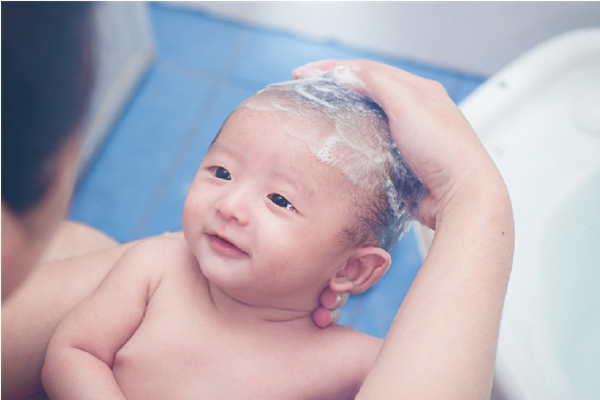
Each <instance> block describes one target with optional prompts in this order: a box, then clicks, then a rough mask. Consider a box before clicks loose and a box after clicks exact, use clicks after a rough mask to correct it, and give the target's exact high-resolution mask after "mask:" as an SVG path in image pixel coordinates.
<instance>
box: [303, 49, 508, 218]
mask: <svg viewBox="0 0 600 400" xmlns="http://www.w3.org/2000/svg"><path fill="white" fill-rule="evenodd" d="M330 70H333V75H334V79H335V80H336V81H337V82H338V83H339V84H343V85H345V86H347V87H349V88H351V89H353V90H355V91H357V92H359V93H361V94H365V95H367V96H369V97H371V98H372V99H373V100H375V101H376V102H377V103H378V104H379V105H380V106H381V107H382V108H383V109H384V110H385V112H386V114H387V116H388V119H389V123H390V130H391V133H392V136H393V137H394V140H395V141H396V144H397V146H398V148H399V149H400V152H401V153H402V156H403V157H404V159H405V160H406V162H407V163H408V165H409V166H410V168H411V169H412V170H413V171H414V173H415V174H416V175H417V177H418V178H419V179H420V180H421V182H423V184H424V185H425V188H426V189H427V192H426V194H425V197H424V198H423V200H422V201H421V203H420V205H419V209H418V210H417V214H418V218H419V220H420V221H421V222H422V223H424V224H425V225H427V226H429V227H430V228H432V229H435V227H436V221H437V222H439V220H438V219H439V217H440V215H443V214H444V212H445V211H446V210H450V209H452V205H451V204H449V203H451V202H452V199H453V198H454V197H455V195H456V194H457V193H458V192H460V191H462V189H465V188H478V187H482V188H485V189H486V190H487V189H490V188H492V189H495V188H496V187H501V188H502V187H503V185H504V184H503V182H502V178H501V177H500V175H499V173H498V171H497V169H496V167H495V165H494V163H493V161H492V160H491V158H490V157H489V156H488V154H487V152H486V151H485V149H484V148H483V146H482V144H481V142H480V141H479V139H478V138H477V135H476V134H475V132H474V130H473V128H471V126H470V125H469V123H468V121H467V120H466V118H465V117H464V115H463V114H462V112H461V111H460V110H459V109H458V107H457V106H456V105H455V104H454V102H453V101H452V100H451V99H450V97H449V96H448V94H447V93H446V90H445V89H444V88H443V86H442V85H441V84H440V83H438V82H435V81H431V80H428V79H425V78H421V77H418V76H416V75H413V74H411V73H408V72H406V71H403V70H400V69H398V68H395V67H391V66H389V65H385V64H381V63H377V62H373V61H368V60H360V61H342V60H338V61H321V62H317V63H311V64H308V65H305V66H304V67H300V68H298V69H296V70H295V71H294V72H293V76H294V78H302V77H306V76H310V75H313V74H317V73H323V72H324V71H330ZM498 185H500V186H498ZM501 190H502V189H501Z"/></svg>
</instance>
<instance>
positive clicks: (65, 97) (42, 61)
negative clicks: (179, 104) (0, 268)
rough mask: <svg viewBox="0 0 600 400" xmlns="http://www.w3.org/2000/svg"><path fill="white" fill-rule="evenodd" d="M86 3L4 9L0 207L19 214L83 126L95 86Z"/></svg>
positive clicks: (41, 191) (41, 190) (38, 194)
mask: <svg viewBox="0 0 600 400" xmlns="http://www.w3.org/2000/svg"><path fill="white" fill-rule="evenodd" d="M91 11H92V7H91V5H90V3H86V2H2V201H3V202H4V203H6V205H8V206H9V207H10V208H11V209H12V210H13V211H14V212H15V213H17V214H24V213H26V212H27V211H29V210H31V209H32V208H34V207H35V205H36V204H38V202H39V201H40V200H41V199H42V198H43V197H44V196H45V194H46V191H47V189H48V187H49V185H50V182H51V181H52V176H51V172H52V171H49V170H48V169H49V164H50V162H51V161H52V160H53V158H54V156H55V155H56V153H57V152H58V151H59V149H60V148H61V147H62V145H63V144H64V142H65V141H66V139H68V138H69V137H71V136H72V134H73V133H74V132H75V130H76V128H77V126H78V125H79V124H80V123H81V122H82V121H83V120H84V116H85V114H86V112H87V109H88V103H89V98H90V94H91V90H92V83H93V67H92V64H93V59H92V46H91V44H92V28H91Z"/></svg>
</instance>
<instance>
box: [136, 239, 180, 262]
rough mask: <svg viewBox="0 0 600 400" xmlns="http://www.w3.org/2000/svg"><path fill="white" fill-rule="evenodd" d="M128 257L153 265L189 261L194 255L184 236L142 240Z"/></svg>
mask: <svg viewBox="0 0 600 400" xmlns="http://www.w3.org/2000/svg"><path fill="white" fill-rule="evenodd" d="M126 255H127V256H128V257H131V258H136V259H138V260H139V259H143V260H145V261H149V262H152V263H156V262H158V263H163V262H165V261H167V262H174V261H185V260H188V259H189V258H190V257H191V256H192V254H191V251H190V250H189V247H188V245H187V243H186V241H185V239H184V238H183V236H166V235H163V236H154V237H150V238H146V239H141V240H140V241H139V242H138V243H136V245H135V246H133V247H132V248H131V249H130V250H129V251H128V252H127V253H126Z"/></svg>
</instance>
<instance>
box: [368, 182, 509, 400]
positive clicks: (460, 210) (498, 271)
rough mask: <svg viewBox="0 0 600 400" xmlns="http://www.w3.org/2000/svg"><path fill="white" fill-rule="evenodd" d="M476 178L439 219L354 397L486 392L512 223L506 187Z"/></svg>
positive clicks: (472, 395)
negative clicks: (379, 349) (391, 322)
mask: <svg viewBox="0 0 600 400" xmlns="http://www.w3.org/2000/svg"><path fill="white" fill-rule="evenodd" d="M494 178H495V177H494ZM481 183H482V185H472V187H471V189H470V190H464V191H462V192H461V193H460V194H458V195H457V196H455V197H454V198H453V199H452V204H449V205H448V206H447V207H446V208H445V212H443V213H441V215H440V216H439V217H438V220H437V227H436V235H435V239H434V241H433V243H432V247H431V249H430V252H429V254H428V256H427V257H426V259H425V261H424V263H423V266H422V267H421V270H420V272H419V273H418V275H417V277H416V279H415V281H414V283H413V286H412V287H411V289H410V291H409V293H408V295H407V296H406V299H405V300H404V302H403V304H402V307H401V309H400V311H399V312H398V315H397V316H396V319H395V320H394V323H393V325H392V327H391V329H390V332H389V334H388V336H387V337H386V340H385V343H384V346H383V349H382V351H381V353H380V356H379V358H378V359H377V361H376V363H375V366H374V368H373V370H372V372H371V373H370V374H369V376H368V377H367V380H366V381H365V384H364V385H363V388H362V389H361V392H360V394H359V396H358V397H357V398H360V399H382V398H402V399H410V398H415V399H442V398H443V399H461V400H465V399H488V398H489V396H490V390H491V384H492V379H493V378H492V377H493V369H494V360H495V352H496V345H497V338H498V331H499V324H500V317H501V313H502V306H503V303H504V297H505V294H506V288H507V283H508V278H509V275H510V268H511V265H512V256H513V248H514V224H513V218H512V210H511V206H510V201H509V198H508V194H507V192H506V189H505V187H504V186H503V185H502V184H498V185H496V186H492V187H491V188H490V186H489V182H481Z"/></svg>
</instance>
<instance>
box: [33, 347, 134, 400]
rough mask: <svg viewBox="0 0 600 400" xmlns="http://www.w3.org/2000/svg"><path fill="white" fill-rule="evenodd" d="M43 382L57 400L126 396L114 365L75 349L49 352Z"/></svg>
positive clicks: (104, 399) (114, 399)
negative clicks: (116, 375) (120, 385)
mask: <svg viewBox="0 0 600 400" xmlns="http://www.w3.org/2000/svg"><path fill="white" fill-rule="evenodd" d="M42 383H43V385H44V389H45V390H46V393H47V394H48V396H49V397H50V398H51V399H53V400H77V399H86V400H94V399H98V400H121V399H123V400H124V399H125V396H124V395H123V392H122V391H121V389H120V388H119V386H118V384H117V382H116V380H115V377H114V375H113V373H112V370H111V369H110V367H109V366H108V365H106V363H104V362H103V361H102V360H99V359H98V358H96V357H94V356H93V355H92V354H90V353H88V352H86V351H84V350H80V349H75V348H66V349H60V350H50V351H49V354H48V356H47V358H46V363H45V364H44V368H43V369H42Z"/></svg>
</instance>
